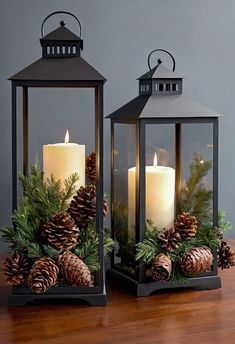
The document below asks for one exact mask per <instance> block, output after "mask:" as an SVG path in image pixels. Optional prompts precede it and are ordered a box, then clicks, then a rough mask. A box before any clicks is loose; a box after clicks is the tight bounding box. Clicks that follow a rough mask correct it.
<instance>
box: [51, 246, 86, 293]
mask: <svg viewBox="0 0 235 344" xmlns="http://www.w3.org/2000/svg"><path fill="white" fill-rule="evenodd" d="M57 263H58V266H59V268H60V273H61V274H62V275H63V276H64V278H66V280H67V281H68V282H69V283H71V284H72V285H76V286H79V287H92V286H93V283H92V278H91V273H90V270H89V269H88V267H87V266H86V264H85V263H84V262H83V261H82V260H81V259H80V258H79V257H78V256H76V255H75V254H73V253H72V252H70V251H67V252H64V253H63V254H61V255H60V256H58V257H57Z"/></svg>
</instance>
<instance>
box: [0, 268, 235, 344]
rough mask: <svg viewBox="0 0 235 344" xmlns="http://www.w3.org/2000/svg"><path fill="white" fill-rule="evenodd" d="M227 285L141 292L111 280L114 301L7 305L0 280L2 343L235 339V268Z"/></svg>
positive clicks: (226, 275)
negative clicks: (147, 294) (127, 289)
mask: <svg viewBox="0 0 235 344" xmlns="http://www.w3.org/2000/svg"><path fill="white" fill-rule="evenodd" d="M221 278H222V285H223V287H222V289H217V290H209V291H193V290H174V291H169V292H161V293H157V294H155V295H152V296H150V297H146V298H139V299H137V298H135V297H133V296H131V295H129V294H127V293H126V292H124V291H122V290H119V289H117V288H116V287H115V286H113V285H109V286H108V306H107V307H92V306H85V305H84V306H83V305H74V304H59V303H57V304H40V305H28V306H25V307H19V308H17V307H15V308H8V307H7V295H8V293H9V288H8V287H6V286H4V285H3V281H2V280H1V282H0V343H1V344H9V343H14V344H17V343H24V344H27V343H35V344H41V343H44V344H52V343H53V344H54V343H56V344H73V343H76V344H78V343H79V344H80V343H81V344H96V343H99V344H106V343H108V344H109V343H111V344H116V343H117V344H124V343H125V344H132V343H133V344H142V343H143V344H149V343H154V344H158V343H162V344H163V343H164V344H171V343H172V344H185V343H187V344H194V343H197V344H198V343H199V344H207V343H213V344H214V343H220V344H224V343H226V344H227V343H229V344H233V343H235V268H232V269H229V270H225V271H222V272H221Z"/></svg>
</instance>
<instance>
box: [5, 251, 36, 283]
mask: <svg viewBox="0 0 235 344" xmlns="http://www.w3.org/2000/svg"><path fill="white" fill-rule="evenodd" d="M29 270H30V266H29V262H28V260H27V258H26V257H25V256H22V255H21V254H19V253H18V252H15V253H13V254H12V255H10V256H8V257H6V258H5V260H4V262H3V273H4V275H5V277H6V281H7V284H8V285H10V286H13V285H21V284H23V283H24V282H26V281H27V278H28V276H29Z"/></svg>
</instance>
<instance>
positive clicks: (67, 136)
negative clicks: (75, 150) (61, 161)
mask: <svg viewBox="0 0 235 344" xmlns="http://www.w3.org/2000/svg"><path fill="white" fill-rule="evenodd" d="M64 143H66V144H67V143H69V131H68V129H67V131H66V134H65V138H64Z"/></svg>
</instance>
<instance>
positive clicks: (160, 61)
mask: <svg viewBox="0 0 235 344" xmlns="http://www.w3.org/2000/svg"><path fill="white" fill-rule="evenodd" d="M157 51H163V52H164V53H167V54H168V55H169V56H170V57H171V59H172V63H173V67H172V71H173V72H174V71H175V59H174V56H173V55H172V54H171V53H170V52H169V51H167V50H165V49H155V50H152V51H151V52H150V54H149V56H148V67H149V70H152V68H151V65H150V57H151V55H152V54H153V53H156V52H157ZM161 63H162V59H158V66H159V65H160V64H161Z"/></svg>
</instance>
